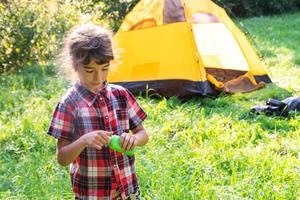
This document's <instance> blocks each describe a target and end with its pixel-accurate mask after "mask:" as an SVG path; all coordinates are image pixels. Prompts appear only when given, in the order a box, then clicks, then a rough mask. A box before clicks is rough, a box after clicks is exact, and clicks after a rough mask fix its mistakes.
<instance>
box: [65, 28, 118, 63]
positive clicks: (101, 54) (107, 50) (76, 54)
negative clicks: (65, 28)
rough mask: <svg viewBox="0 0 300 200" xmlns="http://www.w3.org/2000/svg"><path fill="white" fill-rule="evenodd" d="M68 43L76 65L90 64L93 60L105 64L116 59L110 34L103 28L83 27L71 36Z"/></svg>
mask: <svg viewBox="0 0 300 200" xmlns="http://www.w3.org/2000/svg"><path fill="white" fill-rule="evenodd" d="M67 43H68V46H69V49H70V55H71V59H72V60H73V63H74V64H78V63H79V64H89V63H90V62H91V60H95V62H97V63H98V64H104V63H108V62H109V61H111V60H112V59H113V58H114V56H113V51H112V44H111V38H110V36H109V33H108V31H107V30H106V29H104V28H102V27H101V26H96V25H93V24H87V25H82V26H80V27H78V28H77V29H75V30H74V31H73V32H72V33H71V34H70V36H69V38H68V41H67Z"/></svg>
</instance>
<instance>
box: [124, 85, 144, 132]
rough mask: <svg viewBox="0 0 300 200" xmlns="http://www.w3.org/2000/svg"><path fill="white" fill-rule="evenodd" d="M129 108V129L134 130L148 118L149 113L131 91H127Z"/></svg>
mask: <svg viewBox="0 0 300 200" xmlns="http://www.w3.org/2000/svg"><path fill="white" fill-rule="evenodd" d="M127 109H128V115H129V129H130V130H132V129H134V128H136V127H137V126H138V125H139V124H141V123H142V122H143V121H144V120H145V119H146V117H147V114H146V113H145V111H144V110H143V109H142V108H141V107H140V105H139V104H138V103H137V101H136V99H135V97H134V96H133V94H131V93H130V92H129V91H127Z"/></svg>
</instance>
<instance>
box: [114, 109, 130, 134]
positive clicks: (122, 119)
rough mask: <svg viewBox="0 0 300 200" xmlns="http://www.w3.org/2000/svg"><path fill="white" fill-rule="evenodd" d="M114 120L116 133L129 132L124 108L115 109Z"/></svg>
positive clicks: (127, 116) (127, 117)
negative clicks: (116, 128) (116, 126)
mask: <svg viewBox="0 0 300 200" xmlns="http://www.w3.org/2000/svg"><path fill="white" fill-rule="evenodd" d="M115 116H116V121H117V124H118V134H121V133H123V132H127V133H128V132H129V115H128V112H127V110H126V109H122V108H120V109H116V110H115Z"/></svg>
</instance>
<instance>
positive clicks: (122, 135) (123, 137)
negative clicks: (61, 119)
mask: <svg viewBox="0 0 300 200" xmlns="http://www.w3.org/2000/svg"><path fill="white" fill-rule="evenodd" d="M125 137H126V133H122V134H121V136H120V146H121V147H122V145H123V143H124V140H125Z"/></svg>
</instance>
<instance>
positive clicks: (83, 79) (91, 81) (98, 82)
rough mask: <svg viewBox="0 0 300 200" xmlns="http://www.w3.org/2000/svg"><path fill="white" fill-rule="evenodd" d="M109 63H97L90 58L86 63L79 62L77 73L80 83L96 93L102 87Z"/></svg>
mask: <svg viewBox="0 0 300 200" xmlns="http://www.w3.org/2000/svg"><path fill="white" fill-rule="evenodd" d="M108 69H109V63H105V64H100V65H99V64H97V63H96V62H95V61H94V60H92V61H91V62H90V63H89V64H88V65H84V64H79V65H78V67H77V73H78V77H79V81H80V83H81V85H83V86H84V87H86V88H87V89H88V90H90V91H92V92H94V93H96V92H97V90H99V89H101V88H102V87H103V82H104V81H106V79H107V75H108Z"/></svg>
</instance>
